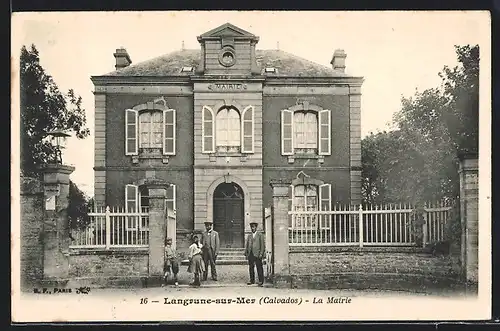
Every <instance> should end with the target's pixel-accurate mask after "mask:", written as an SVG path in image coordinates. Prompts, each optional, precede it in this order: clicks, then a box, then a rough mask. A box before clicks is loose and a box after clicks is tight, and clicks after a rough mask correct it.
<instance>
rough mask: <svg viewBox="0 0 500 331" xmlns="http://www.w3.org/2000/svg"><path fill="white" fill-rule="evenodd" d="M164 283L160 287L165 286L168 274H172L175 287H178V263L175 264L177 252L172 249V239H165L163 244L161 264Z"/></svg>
mask: <svg viewBox="0 0 500 331" xmlns="http://www.w3.org/2000/svg"><path fill="white" fill-rule="evenodd" d="M163 272H165V274H164V283H163V285H162V286H165V285H167V282H168V277H169V276H170V273H173V274H174V282H175V286H178V285H179V283H178V282H177V274H178V273H179V263H178V262H177V252H176V251H175V249H174V248H173V247H172V238H167V241H166V244H165V262H164V264H163Z"/></svg>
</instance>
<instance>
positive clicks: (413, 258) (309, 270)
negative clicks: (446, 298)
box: [289, 247, 459, 290]
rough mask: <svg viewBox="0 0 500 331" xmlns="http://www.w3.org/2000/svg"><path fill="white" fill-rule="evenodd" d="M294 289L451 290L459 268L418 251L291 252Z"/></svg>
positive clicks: (331, 249) (447, 259)
mask: <svg viewBox="0 0 500 331" xmlns="http://www.w3.org/2000/svg"><path fill="white" fill-rule="evenodd" d="M289 258H290V275H291V278H292V287H294V288H349V289H367V288H384V289H392V290H412V289H413V290H418V289H424V288H431V287H440V286H443V285H446V286H450V285H453V284H455V283H456V282H457V281H458V275H459V265H457V264H456V263H453V260H452V259H451V258H450V257H449V256H434V255H432V254H428V253H424V252H423V251H422V250H421V249H418V248H363V249H360V248H336V247H325V248H312V247H311V248H298V247H291V248H290V257H289Z"/></svg>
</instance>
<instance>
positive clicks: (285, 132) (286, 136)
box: [281, 109, 293, 155]
mask: <svg viewBox="0 0 500 331" xmlns="http://www.w3.org/2000/svg"><path fill="white" fill-rule="evenodd" d="M281 155H293V111H291V110H288V109H283V110H282V111H281Z"/></svg>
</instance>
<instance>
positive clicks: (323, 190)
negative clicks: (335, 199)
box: [319, 184, 332, 211]
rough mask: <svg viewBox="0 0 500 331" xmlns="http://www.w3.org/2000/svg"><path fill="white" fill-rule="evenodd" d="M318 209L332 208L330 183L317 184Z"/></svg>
mask: <svg viewBox="0 0 500 331" xmlns="http://www.w3.org/2000/svg"><path fill="white" fill-rule="evenodd" d="M319 204H320V210H323V211H330V210H331V209H332V185H331V184H322V185H320V186H319Z"/></svg>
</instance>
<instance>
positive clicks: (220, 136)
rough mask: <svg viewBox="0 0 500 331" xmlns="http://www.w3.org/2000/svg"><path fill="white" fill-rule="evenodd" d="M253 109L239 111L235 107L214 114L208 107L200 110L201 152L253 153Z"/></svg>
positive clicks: (247, 108) (225, 108) (251, 107)
mask: <svg viewBox="0 0 500 331" xmlns="http://www.w3.org/2000/svg"><path fill="white" fill-rule="evenodd" d="M254 125H255V121H254V107H253V106H248V107H246V108H244V109H243V111H241V113H240V111H239V110H238V109H236V108H235V107H232V106H231V107H222V108H221V109H219V110H218V111H217V113H214V111H213V110H212V109H211V108H210V107H208V106H203V108H202V142H201V144H202V152H203V153H215V152H241V153H253V151H254Z"/></svg>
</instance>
